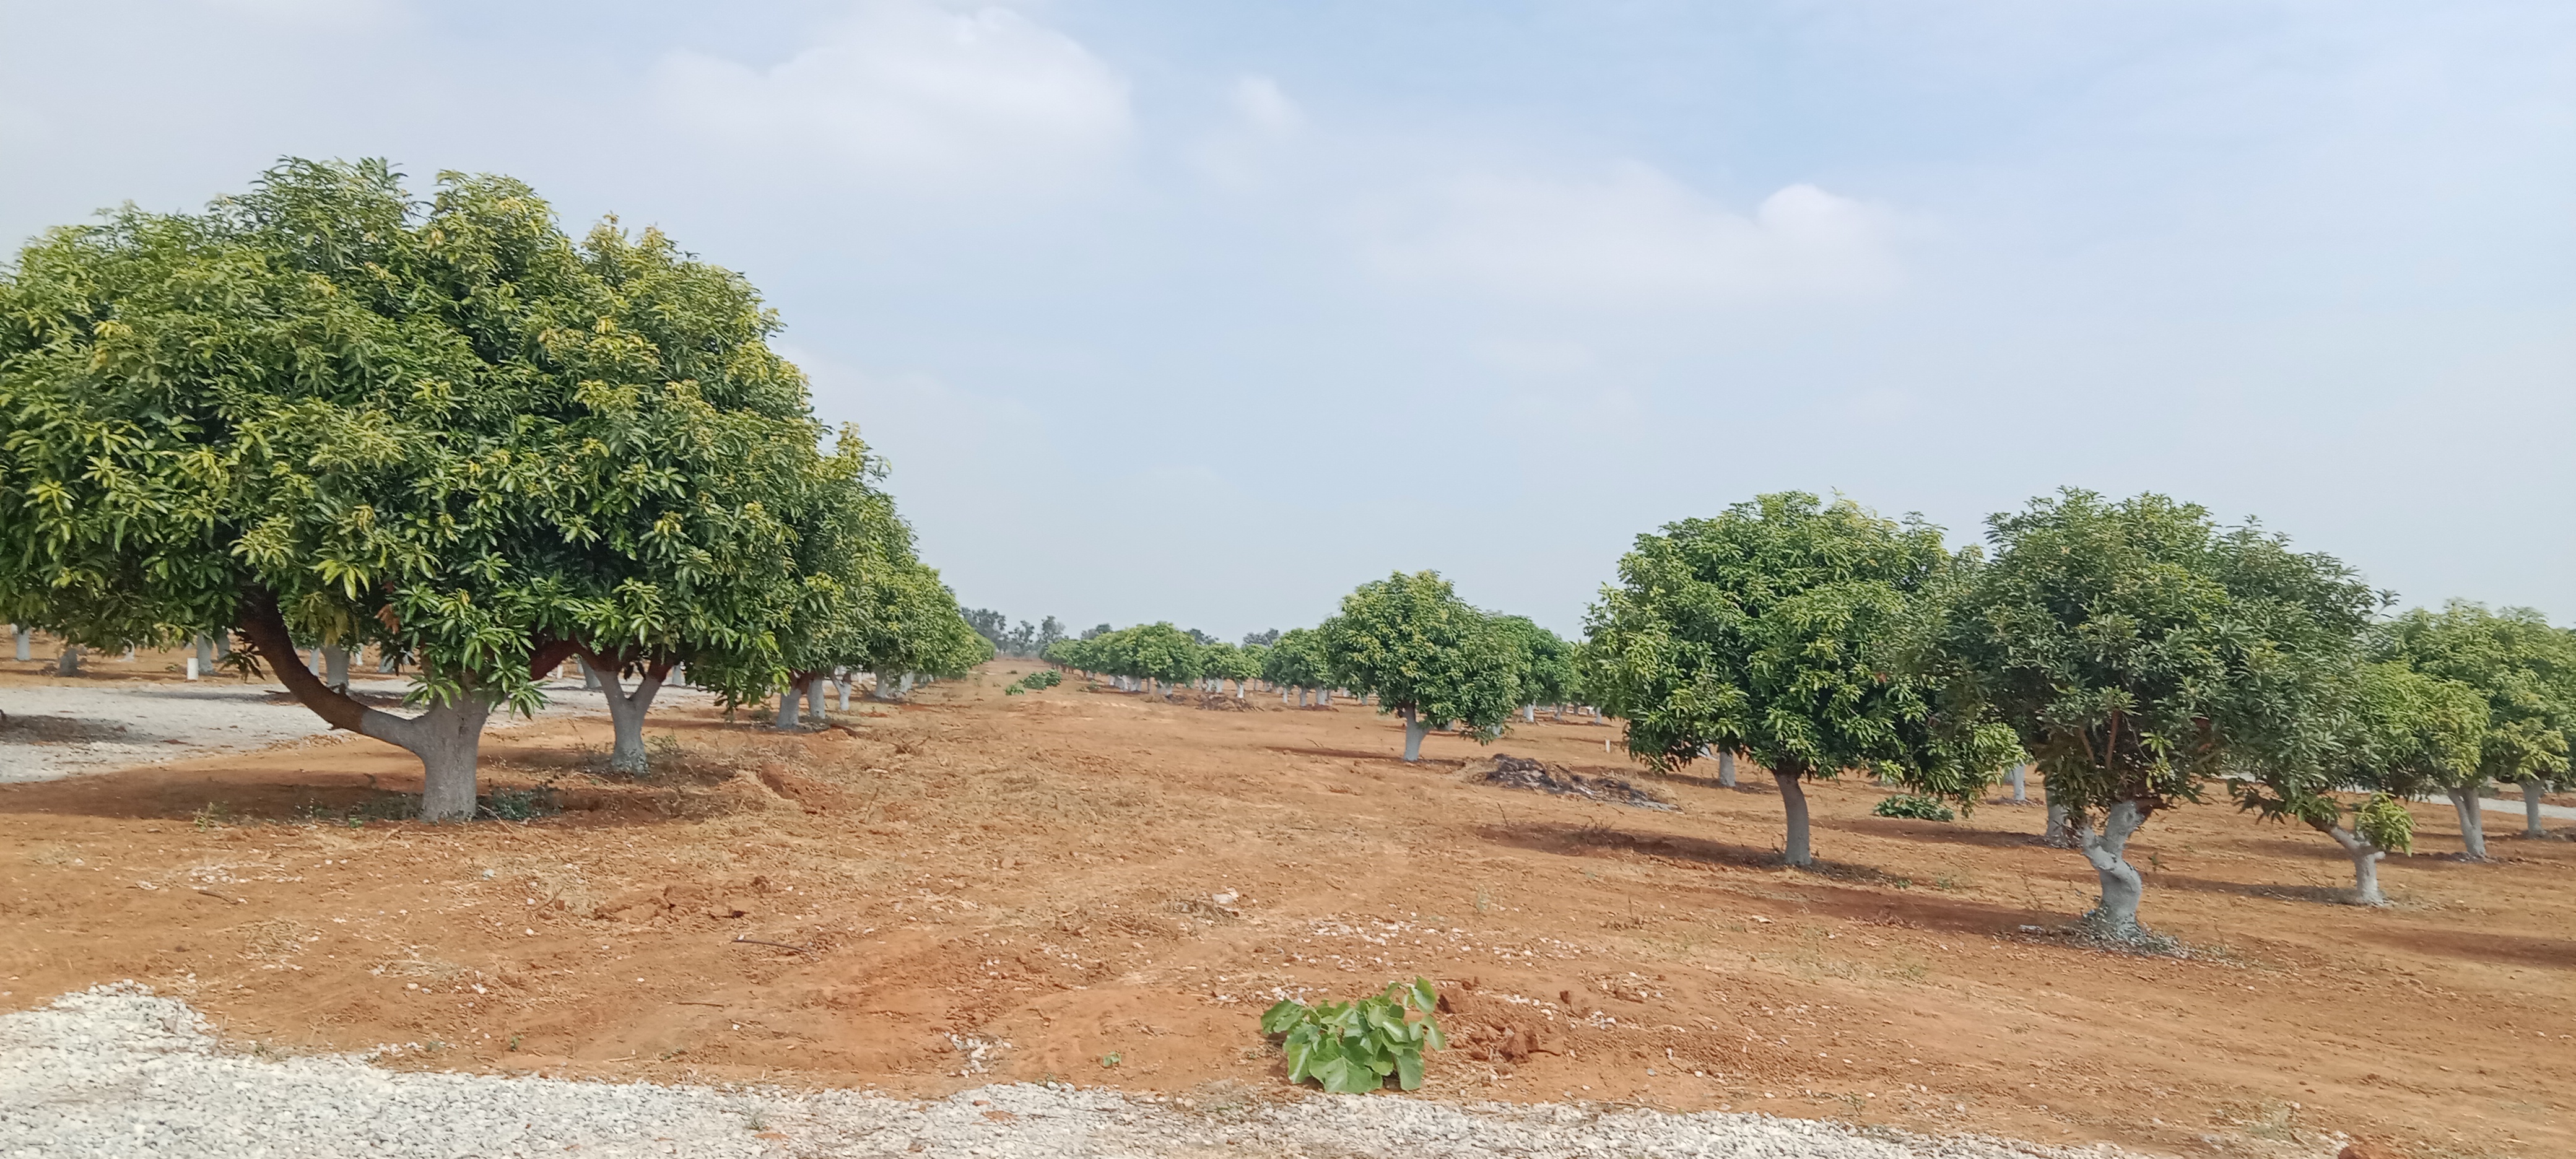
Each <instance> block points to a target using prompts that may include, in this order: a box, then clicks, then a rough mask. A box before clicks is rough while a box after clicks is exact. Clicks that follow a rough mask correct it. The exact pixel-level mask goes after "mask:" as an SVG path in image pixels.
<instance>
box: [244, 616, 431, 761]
mask: <svg viewBox="0 0 2576 1159" xmlns="http://www.w3.org/2000/svg"><path fill="white" fill-rule="evenodd" d="M241 633H242V635H243V636H244V637H245V638H247V639H249V641H250V645H251V649H252V650H253V651H255V652H257V653H259V657H260V659H262V660H265V661H267V662H268V667H269V669H270V670H271V671H274V672H276V673H277V679H278V680H279V682H281V683H283V684H285V685H286V690H287V691H288V692H291V693H294V694H295V699H297V700H299V701H302V702H303V703H304V707H306V708H309V709H312V710H313V714H314V715H316V716H319V717H321V718H322V719H323V721H324V722H326V723H328V724H329V725H330V726H331V727H333V728H336V729H342V730H345V731H348V732H354V733H359V734H362V735H366V736H377V735H381V734H379V733H373V732H368V731H367V727H366V726H367V723H368V721H367V717H368V716H369V715H370V714H373V715H376V716H382V717H385V718H386V719H388V720H396V721H398V720H401V719H402V718H400V717H397V716H393V715H392V714H390V713H381V712H377V711H376V710H375V709H372V708H369V707H367V706H366V705H364V704H361V703H359V702H358V701H357V700H356V699H354V698H352V697H350V696H349V695H348V694H346V693H343V692H335V691H333V690H332V689H331V686H329V685H327V684H324V683H322V678H321V677H319V676H315V675H314V674H313V670H312V669H310V668H307V667H305V666H304V658H303V657H302V656H300V655H298V654H297V653H296V649H295V639H294V635H293V633H291V632H289V631H287V628H286V617H285V615H283V614H282V613H280V612H279V611H278V610H277V595H276V593H274V592H271V591H269V590H268V589H267V588H265V587H262V586H260V585H258V584H244V585H242V600H241Z"/></svg>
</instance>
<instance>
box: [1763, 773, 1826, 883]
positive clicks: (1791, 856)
mask: <svg viewBox="0 0 2576 1159" xmlns="http://www.w3.org/2000/svg"><path fill="white" fill-rule="evenodd" d="M1771 780H1772V783H1774V784H1777V785H1779V786H1780V808H1781V810H1782V811H1783V812H1785V813H1786V814H1788V819H1789V839H1788V841H1787V842H1786V843H1785V845H1784V847H1783V848H1782V850H1781V852H1780V859H1781V860H1782V861H1785V862H1788V863H1789V864H1791V865H1814V864H1815V863H1816V854H1815V849H1814V845H1813V843H1812V842H1811V840H1810V839H1809V837H1808V832H1807V786H1806V784H1805V781H1806V778H1805V777H1802V776H1800V775H1799V774H1797V773H1795V772H1785V771H1780V770H1774V771H1773V772H1772V773H1771Z"/></svg>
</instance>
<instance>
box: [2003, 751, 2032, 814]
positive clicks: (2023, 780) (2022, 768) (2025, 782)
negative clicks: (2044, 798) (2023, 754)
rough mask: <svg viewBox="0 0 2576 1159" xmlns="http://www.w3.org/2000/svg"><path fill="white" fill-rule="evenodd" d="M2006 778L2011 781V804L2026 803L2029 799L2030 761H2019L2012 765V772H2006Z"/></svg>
mask: <svg viewBox="0 0 2576 1159" xmlns="http://www.w3.org/2000/svg"><path fill="white" fill-rule="evenodd" d="M2008 779H2009V780H2010V781H2011V782H2012V789H2013V795H2012V799H2013V804H2016V805H2022V804H2028V803H2029V801H2030V762H2028V761H2020V762H2017V763H2015V764H2014V765H2013V767H2012V772H2011V773H2010V774H2008Z"/></svg>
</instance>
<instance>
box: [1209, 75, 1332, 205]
mask: <svg viewBox="0 0 2576 1159" xmlns="http://www.w3.org/2000/svg"><path fill="white" fill-rule="evenodd" d="M1226 105H1227V107H1228V110H1229V111H1230V112H1232V113H1233V116H1232V117H1230V118H1228V119H1227V121H1226V122H1225V124H1224V126H1223V127H1222V128H1220V129H1218V130H1217V131H1215V132H1213V133H1210V134H1208V135H1207V136H1205V137H1202V138H1201V139H1200V140H1199V142H1198V143H1197V144H1196V145H1194V146H1192V147H1191V149H1190V150H1189V153H1188V158H1189V162H1190V164H1191V166H1192V167H1194V168H1196V169H1197V170H1198V174H1199V176H1201V177H1203V178H1205V179H1207V180H1208V181H1209V182H1210V183H1212V184H1214V185H1217V186H1219V187H1221V188H1224V189H1227V190H1231V191H1233V192H1237V193H1245V192H1250V191H1253V190H1256V189H1259V188H1262V187H1263V186H1265V185H1267V184H1269V181H1270V178H1271V177H1272V176H1273V173H1272V171H1273V170H1274V169H1276V168H1278V163H1279V161H1280V160H1281V158H1282V156H1283V153H1284V151H1286V150H1287V149H1289V148H1290V147H1291V145H1292V143H1293V142H1294V141H1295V140H1296V139H1297V138H1298V137H1299V136H1300V134H1301V133H1302V132H1303V130H1304V129H1305V127H1306V112H1305V110H1303V109H1300V108H1298V107H1297V102H1296V101H1293V100H1290V99H1289V97H1288V94H1287V92H1286V91H1285V90H1283V89H1281V88H1280V87H1279V82H1278V81H1275V80H1272V79H1270V78H1269V77H1266V76H1262V75H1260V74H1259V73H1245V74H1243V75H1242V76H1239V77H1236V78H1235V79H1234V84H1233V86H1232V87H1230V88H1228V89H1227V90H1226Z"/></svg>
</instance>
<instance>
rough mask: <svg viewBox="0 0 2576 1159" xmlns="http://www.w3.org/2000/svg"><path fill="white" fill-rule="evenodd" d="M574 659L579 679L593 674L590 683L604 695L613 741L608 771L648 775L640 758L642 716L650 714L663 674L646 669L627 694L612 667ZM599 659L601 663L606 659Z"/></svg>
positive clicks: (581, 658) (610, 745) (620, 678)
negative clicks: (577, 665)
mask: <svg viewBox="0 0 2576 1159" xmlns="http://www.w3.org/2000/svg"><path fill="white" fill-rule="evenodd" d="M574 659H575V660H578V661H580V663H581V670H582V673H583V675H585V676H588V675H592V674H594V673H595V674H597V679H596V680H595V681H594V683H597V684H599V685H600V690H601V691H603V692H606V693H607V694H608V727H609V732H610V734H611V735H612V736H613V737H614V738H615V739H614V740H612V741H611V742H610V744H609V750H608V769H609V771H610V772H613V773H622V774H624V775H626V776H630V777H640V776H643V775H645V774H646V773H648V772H650V771H651V767H650V764H649V762H648V760H647V759H646V757H645V754H644V714H645V713H647V712H650V711H651V710H652V708H653V698H654V697H655V696H657V695H660V694H661V691H662V682H663V672H664V670H662V669H657V668H650V667H648V668H646V669H645V670H644V673H643V675H642V676H639V677H637V678H636V681H635V690H634V691H632V692H629V691H627V690H626V680H625V678H624V677H623V676H620V675H619V674H618V671H617V668H616V666H614V665H610V664H607V663H601V664H596V665H594V664H592V663H591V662H590V660H589V659H587V658H585V657H579V656H576V657H574ZM601 659H602V660H603V661H605V660H606V657H602V658H601Z"/></svg>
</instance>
